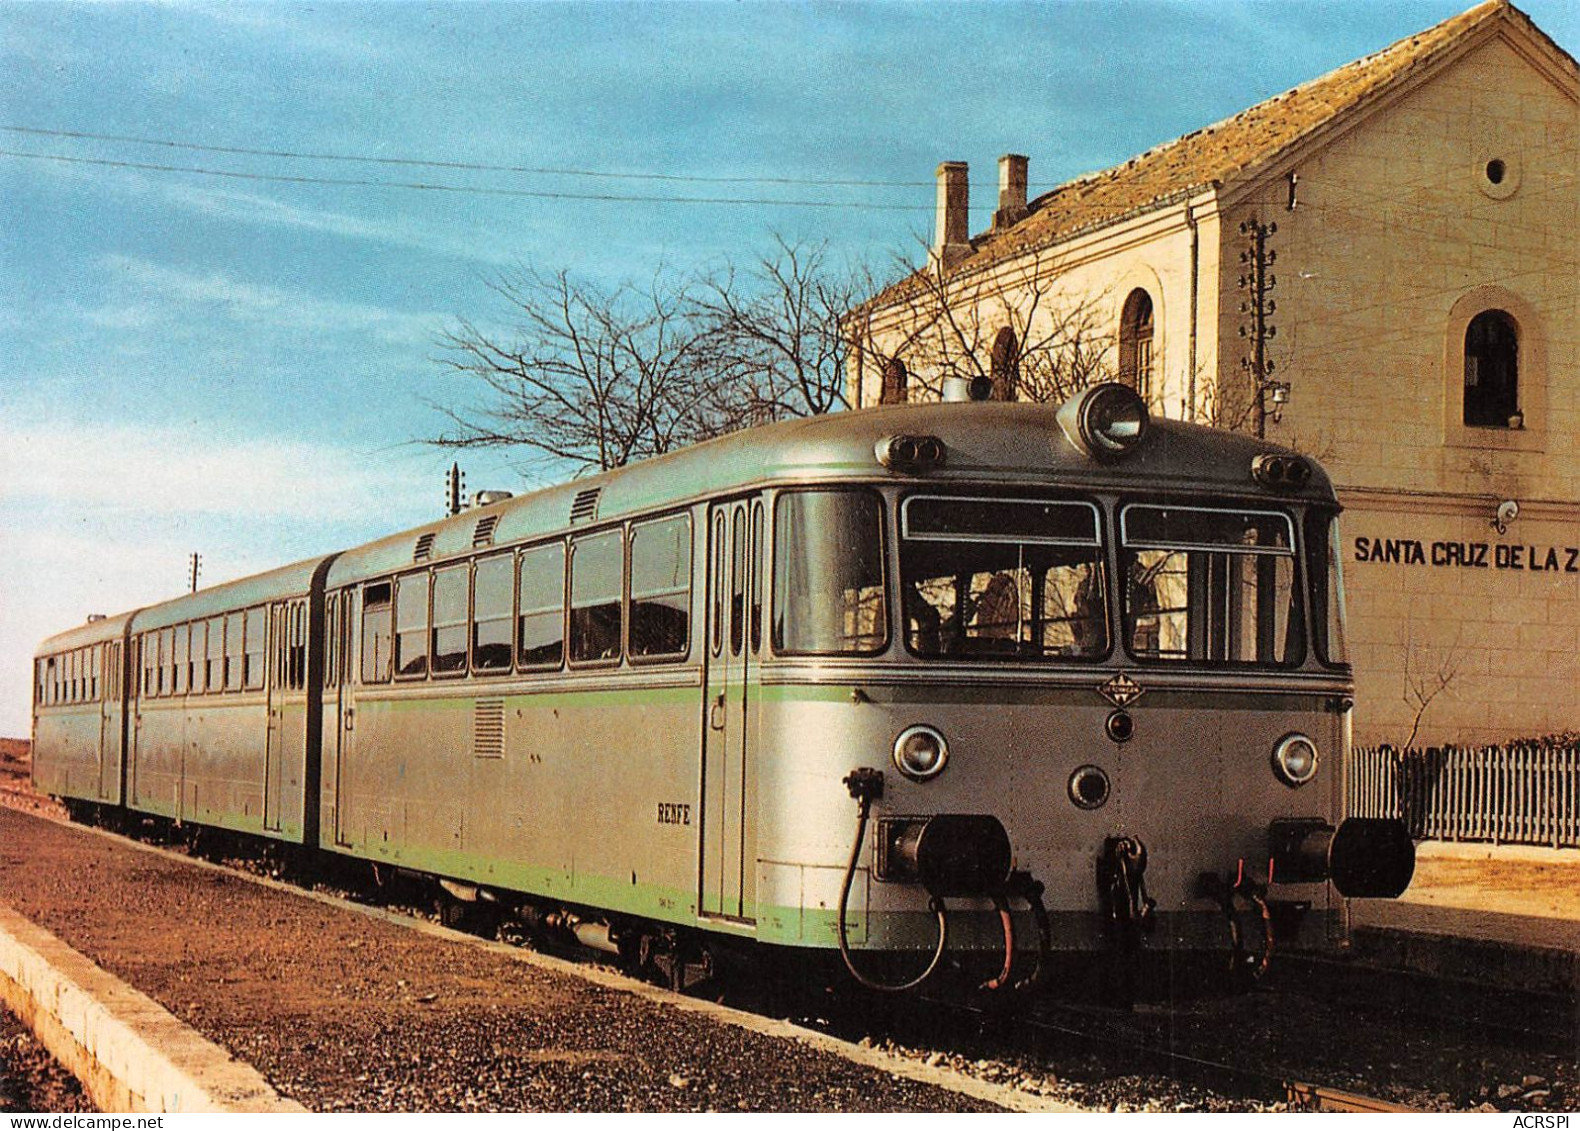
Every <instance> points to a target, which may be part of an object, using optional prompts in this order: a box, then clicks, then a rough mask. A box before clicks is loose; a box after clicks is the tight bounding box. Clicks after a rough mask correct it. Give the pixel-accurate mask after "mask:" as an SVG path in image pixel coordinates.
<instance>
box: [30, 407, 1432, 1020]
mask: <svg viewBox="0 0 1580 1131" xmlns="http://www.w3.org/2000/svg"><path fill="white" fill-rule="evenodd" d="M476 504H477V505H474V506H472V507H471V508H469V509H466V510H464V511H462V512H461V513H459V514H455V515H452V516H447V517H444V518H442V519H440V520H436V521H434V522H431V523H427V524H424V525H423V526H420V527H418V528H416V529H414V530H408V531H405V532H403V533H399V534H394V535H391V536H389V537H387V538H383V539H381V540H379V541H376V542H372V543H369V544H367V545H363V546H358V547H355V548H352V549H347V550H344V551H341V552H337V553H330V554H325V555H322V556H320V557H316V558H312V559H309V560H307V561H302V562H297V563H295V564H292V565H288V566H285V567H282V568H279V569H276V570H273V571H270V572H267V573H262V574H259V575H257V576H253V577H248V578H245V579H242V580H238V581H234V582H230V583H227V584H220V585H215V586H213V587H211V588H207V589H204V590H200V591H197V592H194V593H191V594H188V595H184V596H181V597H178V598H176V599H174V600H170V601H166V602H164V603H162V604H158V605H153V606H150V607H147V608H141V609H137V610H134V611H131V612H125V613H122V614H119V615H115V616H108V617H102V618H94V619H92V620H91V621H90V622H89V623H87V624H84V625H80V626H78V627H76V628H73V629H71V630H69V631H67V632H64V633H61V634H59V635H56V636H53V637H51V638H50V639H48V640H46V641H45V642H44V643H43V644H42V645H41V646H40V647H39V649H38V651H37V654H36V656H35V659H34V665H35V678H34V688H33V734H32V738H33V751H34V755H33V783H34V787H35V789H36V790H37V791H39V792H40V793H44V794H48V795H51V796H54V797H57V798H60V799H63V800H64V801H65V802H66V803H67V805H68V806H69V807H70V808H71V809H72V811H73V813H74V814H75V815H78V816H83V817H89V818H93V819H97V820H109V821H120V822H125V821H127V820H137V821H158V822H164V823H166V824H167V825H170V826H180V827H183V828H199V829H213V830H228V832H229V833H231V834H236V835H238V836H243V837H245V838H247V839H248V840H249V841H250V842H252V843H257V844H261V845H274V846H280V847H282V848H290V849H291V850H293V851H303V852H309V853H314V854H317V855H319V856H321V857H324V858H327V859H335V860H340V861H347V860H352V861H361V862H364V863H365V864H366V865H371V866H373V867H374V868H378V869H387V870H392V871H394V872H398V873H400V874H403V875H408V874H409V875H418V876H422V877H427V878H428V879H430V880H431V881H432V882H433V883H434V884H435V885H437V890H439V891H442V893H443V898H444V900H445V903H446V905H447V906H449V907H452V908H454V909H457V911H458V912H466V911H468V910H476V909H480V908H490V909H496V910H498V911H499V912H501V913H508V914H509V915H511V916H512V917H514V918H517V919H519V920H521V921H522V922H525V923H527V924H529V925H530V926H531V927H532V928H533V929H534V930H537V931H542V932H553V933H555V934H556V937H564V938H566V939H567V940H570V939H574V940H575V941H577V942H579V943H580V944H582V945H584V946H590V947H592V948H594V949H598V950H603V951H607V952H609V953H610V954H613V955H618V956H619V957H620V959H621V960H622V961H625V962H627V963H629V964H630V965H631V966H632V967H633V968H635V969H638V970H641V971H643V972H646V973H648V974H650V975H652V976H654V977H658V978H661V979H665V980H667V981H669V982H670V983H671V984H674V985H677V986H685V985H689V984H692V983H694V982H696V981H698V980H703V979H706V978H707V977H708V976H709V974H710V972H711V971H713V970H714V969H716V966H717V964H718V963H719V962H721V961H723V959H724V957H725V956H739V955H741V954H748V955H751V956H755V957H766V958H767V959H769V960H770V961H772V960H773V959H775V958H778V957H786V958H788V957H791V956H802V957H809V958H813V959H816V960H820V961H825V962H826V963H827V964H828V965H829V966H830V967H831V968H833V969H834V970H841V969H843V971H844V974H848V975H849V976H850V977H851V978H853V979H855V981H857V982H858V983H860V984H862V985H864V986H867V987H868V988H870V989H873V990H878V991H898V990H909V989H913V988H915V987H917V986H920V985H921V984H922V983H924V982H926V981H927V980H928V979H929V978H933V977H939V976H941V973H940V972H941V971H944V970H949V971H952V972H953V976H955V977H965V978H967V979H968V980H973V984H975V985H980V986H981V987H984V988H986V989H988V990H1005V989H1009V988H1013V987H1025V986H1029V985H1036V984H1039V983H1046V981H1047V980H1048V977H1047V972H1048V971H1049V970H1051V969H1054V968H1056V966H1057V963H1058V960H1059V958H1060V956H1061V955H1068V956H1077V955H1100V956H1106V958H1105V960H1106V961H1111V962H1114V963H1117V964H1119V965H1121V966H1124V965H1128V964H1131V963H1134V962H1140V961H1143V960H1145V958H1146V956H1148V955H1156V954H1164V955H1168V954H1175V953H1187V952H1188V953H1197V952H1212V953H1226V954H1228V955H1229V956H1230V963H1231V965H1233V966H1234V967H1235V968H1245V967H1250V968H1255V969H1258V970H1259V969H1260V968H1262V967H1263V966H1265V963H1266V961H1267V958H1268V955H1269V954H1270V953H1271V951H1272V948H1273V947H1274V945H1275V944H1276V945H1279V946H1282V945H1285V944H1286V943H1288V942H1289V941H1290V940H1300V941H1301V943H1302V945H1304V944H1307V943H1309V944H1311V945H1323V944H1324V943H1325V942H1332V941H1335V940H1336V939H1337V938H1338V937H1339V936H1340V934H1341V933H1342V931H1343V916H1342V911H1343V907H1344V901H1345V900H1346V899H1354V898H1393V897H1397V896H1398V895H1399V894H1401V893H1402V892H1403V891H1404V889H1405V888H1406V886H1407V885H1408V884H1409V881H1410V877H1411V874H1412V870H1413V867H1414V849H1413V845H1412V842H1411V840H1410V837H1409V835H1408V833H1407V831H1406V830H1405V828H1404V826H1403V825H1402V823H1401V822H1398V821H1393V820H1384V819H1360V818H1354V817H1349V818H1346V817H1345V815H1344V812H1343V797H1344V772H1345V763H1346V754H1347V750H1348V744H1349V733H1350V713H1351V710H1352V707H1353V676H1352V669H1351V666H1350V663H1349V660H1348V657H1347V655H1346V652H1345V645H1344V608H1343V584H1342V572H1341V568H1340V553H1339V540H1338V527H1337V523H1338V517H1339V510H1340V507H1339V504H1338V501H1337V498H1336V496H1335V494H1334V490H1333V486H1332V484H1331V482H1330V481H1329V479H1328V477H1327V475H1326V474H1325V473H1324V471H1323V470H1322V468H1321V467H1320V465H1319V464H1318V463H1317V462H1315V461H1314V460H1312V459H1310V458H1308V457H1306V456H1303V455H1301V454H1298V453H1297V452H1294V451H1292V450H1289V449H1286V448H1282V447H1279V446H1276V445H1274V444H1271V443H1269V442H1267V441H1265V440H1262V439H1259V438H1256V437H1251V436H1247V435H1243V434H1237V433H1230V432H1225V431H1219V430H1215V429H1211V428H1207V427H1204V426H1200V425H1195V424H1189V423H1184V422H1180V421H1174V420H1169V419H1165V418H1162V417H1158V416H1155V415H1154V414H1152V413H1151V412H1149V410H1148V408H1147V406H1146V404H1145V402H1144V401H1143V400H1142V398H1141V397H1139V396H1138V395H1137V394H1136V393H1135V392H1134V391H1133V390H1132V389H1130V388H1129V387H1127V386H1125V385H1122V384H1117V383H1105V384H1099V385H1095V386H1092V387H1090V388H1088V389H1085V390H1083V391H1081V392H1080V393H1078V394H1076V395H1075V396H1073V397H1071V398H1070V399H1069V400H1067V401H1066V402H1064V403H1063V404H1060V405H1043V404H1029V403H1014V402H1008V403H1006V402H998V401H985V402H973V401H967V402H966V403H956V402H953V401H944V402H935V403H929V404H905V405H890V406H884V407H878V408H870V409H858V410H852V411H848V412H841V413H837V414H831V415H827V416H821V417H813V418H806V419H798V420H792V421H785V422H779V423H774V424H769V425H765V426H762V427H759V428H755V429H751V430H748V431H743V432H740V433H736V434H733V435H730V436H726V437H723V438H720V439H716V440H712V441H708V442H705V443H702V444H698V445H696V446H693V447H690V448H686V449H683V450H679V451H676V452H673V453H670V454H667V455H663V456H660V457H656V458H653V459H650V460H647V461H644V462H640V463H636V464H633V465H631V466H628V467H624V468H619V469H616V470H612V471H608V472H604V473H601V474H597V475H592V476H589V477H587V478H584V479H578V480H572V481H571V482H568V483H565V484H562V485H558V486H553V487H548V488H546V489H541V490H536V491H533V492H531V493H527V494H523V495H520V496H510V497H507V496H505V495H504V493H489V494H482V493H480V495H479V498H478V499H477V500H476ZM358 866H363V865H358ZM842 976H843V975H842Z"/></svg>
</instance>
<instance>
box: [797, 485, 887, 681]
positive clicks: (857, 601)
mask: <svg viewBox="0 0 1580 1131" xmlns="http://www.w3.org/2000/svg"><path fill="white" fill-rule="evenodd" d="M774 511H775V514H774V598H773V643H774V649H775V650H776V651H778V652H781V653H786V654H791V655H796V654H800V655H872V654H874V653H877V652H881V651H882V650H883V649H884V647H885V646H886V645H887V643H888V638H889V633H888V623H889V612H888V608H889V606H888V601H887V599H886V595H885V592H884V580H883V575H884V568H883V500H882V498H880V497H879V496H878V495H876V494H874V493H873V492H871V491H852V490H834V491H793V492H790V493H788V494H784V495H780V496H779V499H778V501H777V502H776V503H775V506H774Z"/></svg>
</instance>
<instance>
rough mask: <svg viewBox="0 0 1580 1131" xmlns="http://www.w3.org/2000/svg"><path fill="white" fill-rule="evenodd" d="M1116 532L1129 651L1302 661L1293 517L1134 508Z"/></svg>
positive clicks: (1185, 658)
mask: <svg viewBox="0 0 1580 1131" xmlns="http://www.w3.org/2000/svg"><path fill="white" fill-rule="evenodd" d="M1120 529H1121V532H1122V537H1123V541H1124V557H1123V561H1124V580H1125V585H1124V590H1125V595H1124V600H1125V637H1126V641H1127V644H1128V646H1129V649H1130V653H1131V655H1133V656H1134V657H1136V658H1137V659H1138V660H1160V661H1171V662H1176V663H1202V664H1267V665H1280V666H1284V665H1292V664H1298V663H1299V662H1300V661H1301V659H1302V657H1303V655H1304V650H1305V644H1304V634H1303V632H1302V621H1303V618H1302V616H1301V608H1300V591H1299V589H1298V588H1297V587H1296V572H1297V571H1296V569H1295V550H1294V526H1293V524H1292V523H1291V522H1290V519H1289V516H1288V515H1286V514H1282V513H1279V512H1271V511H1242V510H1228V509H1218V508H1211V507H1173V506H1152V505H1143V504H1135V505H1131V506H1127V507H1125V509H1124V510H1123V512H1121V515H1120Z"/></svg>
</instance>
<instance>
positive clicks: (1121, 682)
mask: <svg viewBox="0 0 1580 1131" xmlns="http://www.w3.org/2000/svg"><path fill="white" fill-rule="evenodd" d="M1097 690H1098V693H1099V694H1101V695H1102V697H1103V698H1104V699H1107V700H1108V701H1109V702H1110V703H1112V704H1113V705H1114V706H1116V707H1128V706H1130V704H1132V703H1134V702H1135V701H1136V700H1137V699H1140V698H1141V694H1142V692H1143V691H1144V690H1145V688H1143V687H1142V686H1141V685H1140V684H1139V683H1137V682H1136V681H1135V680H1133V679H1131V678H1130V677H1129V676H1128V675H1126V674H1125V673H1124V672H1120V673H1119V674H1118V675H1116V676H1114V677H1113V678H1112V679H1110V680H1107V681H1105V682H1103V683H1100V684H1098V685H1097Z"/></svg>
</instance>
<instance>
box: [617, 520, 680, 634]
mask: <svg viewBox="0 0 1580 1131" xmlns="http://www.w3.org/2000/svg"><path fill="white" fill-rule="evenodd" d="M690 622H691V518H690V516H688V515H676V516H675V517H674V518H666V519H662V520H660V521H658V522H647V523H643V524H641V525H639V526H635V527H632V529H631V655H632V657H633V658H637V657H648V658H657V657H660V656H684V655H685V654H686V649H687V646H688V645H689V644H690V641H691V633H690V627H691V624H690Z"/></svg>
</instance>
